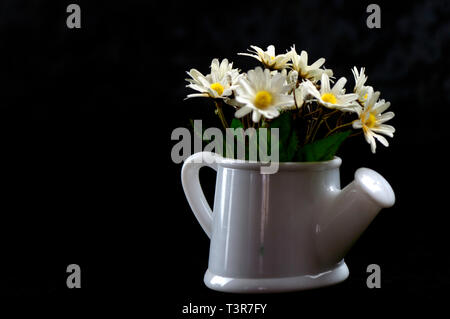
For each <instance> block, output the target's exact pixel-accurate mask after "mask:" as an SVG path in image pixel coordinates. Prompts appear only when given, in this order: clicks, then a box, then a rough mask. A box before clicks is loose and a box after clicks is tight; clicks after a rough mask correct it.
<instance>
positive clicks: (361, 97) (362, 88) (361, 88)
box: [352, 66, 373, 103]
mask: <svg viewBox="0 0 450 319" xmlns="http://www.w3.org/2000/svg"><path fill="white" fill-rule="evenodd" d="M364 72H365V68H361V71H359V72H358V69H357V68H356V66H355V67H353V69H352V73H353V77H354V78H355V87H354V88H353V92H354V93H356V94H358V101H359V102H361V103H364V101H365V100H367V97H368V95H369V91H370V92H372V93H373V88H372V87H371V86H366V85H365V84H366V81H367V75H365V74H364Z"/></svg>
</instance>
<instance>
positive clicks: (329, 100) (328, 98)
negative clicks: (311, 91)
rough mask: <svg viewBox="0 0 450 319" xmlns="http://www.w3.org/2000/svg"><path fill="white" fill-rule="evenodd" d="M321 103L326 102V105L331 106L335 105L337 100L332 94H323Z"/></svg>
mask: <svg viewBox="0 0 450 319" xmlns="http://www.w3.org/2000/svg"><path fill="white" fill-rule="evenodd" d="M322 101H324V102H327V103H331V104H336V103H337V99H336V97H335V96H334V94H333V93H324V94H322Z"/></svg>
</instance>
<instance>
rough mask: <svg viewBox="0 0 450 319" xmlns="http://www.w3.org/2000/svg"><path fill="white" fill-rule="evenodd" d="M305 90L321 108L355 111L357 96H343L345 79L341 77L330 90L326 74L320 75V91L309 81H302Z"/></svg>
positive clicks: (352, 94)
mask: <svg viewBox="0 0 450 319" xmlns="http://www.w3.org/2000/svg"><path fill="white" fill-rule="evenodd" d="M304 83H305V84H304V85H305V88H306V90H307V92H308V93H309V94H311V95H312V96H313V97H314V98H316V99H317V101H318V102H319V103H320V104H322V105H323V106H325V107H327V108H330V109H338V110H340V111H343V112H345V111H355V110H354V109H355V107H356V104H355V101H356V99H357V98H358V95H357V94H354V93H351V94H345V89H344V86H345V83H347V79H346V78H344V77H342V78H340V79H339V80H338V81H337V82H336V84H334V86H333V88H330V79H329V77H328V75H327V74H326V73H322V78H321V80H320V91H319V90H318V89H317V88H316V86H315V85H314V84H313V83H312V82H311V81H309V80H306V81H304Z"/></svg>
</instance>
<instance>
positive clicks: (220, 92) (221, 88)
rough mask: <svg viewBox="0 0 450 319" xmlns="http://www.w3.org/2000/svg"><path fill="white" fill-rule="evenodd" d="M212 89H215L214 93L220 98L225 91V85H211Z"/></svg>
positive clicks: (217, 83)
mask: <svg viewBox="0 0 450 319" xmlns="http://www.w3.org/2000/svg"><path fill="white" fill-rule="evenodd" d="M211 89H213V90H214V91H216V92H217V94H219V96H221V95H222V93H223V90H224V88H223V85H222V84H220V83H219V82H216V83H213V84H211Z"/></svg>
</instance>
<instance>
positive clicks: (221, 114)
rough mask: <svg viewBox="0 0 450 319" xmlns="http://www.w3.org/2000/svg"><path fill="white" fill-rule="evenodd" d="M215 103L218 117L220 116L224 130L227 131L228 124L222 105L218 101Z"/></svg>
mask: <svg viewBox="0 0 450 319" xmlns="http://www.w3.org/2000/svg"><path fill="white" fill-rule="evenodd" d="M214 103H215V104H216V110H217V115H218V116H219V119H220V122H221V123H222V126H223V128H224V129H227V128H228V123H227V121H226V120H225V115H224V114H223V110H222V105H220V103H219V102H217V101H214Z"/></svg>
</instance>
